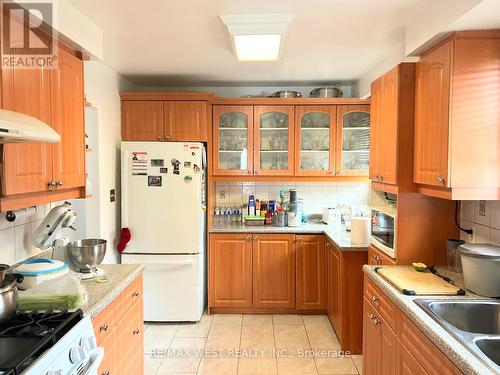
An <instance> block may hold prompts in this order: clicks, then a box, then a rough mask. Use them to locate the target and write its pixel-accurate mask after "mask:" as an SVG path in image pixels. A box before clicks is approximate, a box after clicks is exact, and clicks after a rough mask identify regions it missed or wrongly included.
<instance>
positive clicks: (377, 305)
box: [363, 276, 462, 375]
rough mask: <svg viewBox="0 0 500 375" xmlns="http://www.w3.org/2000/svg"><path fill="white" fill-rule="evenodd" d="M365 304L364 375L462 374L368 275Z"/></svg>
mask: <svg viewBox="0 0 500 375" xmlns="http://www.w3.org/2000/svg"><path fill="white" fill-rule="evenodd" d="M363 301H364V306H363V373H364V374H365V375H385V374H398V375H399V374H431V375H440V374H447V375H458V374H462V372H461V371H460V370H459V369H458V368H457V367H456V366H455V365H454V364H453V363H452V362H451V361H450V360H449V359H448V358H447V357H446V356H445V355H444V354H443V353H442V352H441V351H440V350H439V349H438V348H437V347H436V346H435V345H434V344H433V343H432V341H430V340H429V339H428V338H427V336H425V335H424V333H422V331H420V330H419V329H418V328H417V326H416V325H415V324H413V323H412V322H411V321H410V319H409V318H407V317H406V315H405V314H404V313H403V312H402V311H401V310H399V308H398V307H397V306H396V305H395V304H394V303H393V302H392V301H390V300H389V298H388V297H387V296H386V295H385V294H383V293H382V292H381V291H380V289H379V288H377V287H376V286H375V285H374V284H373V282H371V281H370V280H369V279H368V278H367V277H366V276H365V291H364V298H363Z"/></svg>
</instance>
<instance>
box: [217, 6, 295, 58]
mask: <svg viewBox="0 0 500 375" xmlns="http://www.w3.org/2000/svg"><path fill="white" fill-rule="evenodd" d="M293 16H294V15H293V14H252V15H226V16H220V18H221V20H222V22H223V23H224V24H225V25H226V26H227V29H228V31H229V34H230V35H231V40H232V44H233V48H234V51H235V53H236V57H237V58H238V60H240V61H273V60H278V58H279V55H280V53H281V50H282V48H283V41H284V39H285V34H286V31H287V28H288V24H289V23H290V22H291V21H292V19H293Z"/></svg>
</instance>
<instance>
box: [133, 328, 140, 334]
mask: <svg viewBox="0 0 500 375" xmlns="http://www.w3.org/2000/svg"><path fill="white" fill-rule="evenodd" d="M139 332H141V330H140V329H139V328H137V329H134V332H132V334H133V335H138V334H139Z"/></svg>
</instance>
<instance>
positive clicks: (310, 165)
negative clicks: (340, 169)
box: [295, 105, 337, 176]
mask: <svg viewBox="0 0 500 375" xmlns="http://www.w3.org/2000/svg"><path fill="white" fill-rule="evenodd" d="M336 115H337V107H336V106H327V105H326V106H296V107H295V175H297V176H330V175H334V174H335V146H336V143H335V135H336V130H337V129H336V120H337V118H336Z"/></svg>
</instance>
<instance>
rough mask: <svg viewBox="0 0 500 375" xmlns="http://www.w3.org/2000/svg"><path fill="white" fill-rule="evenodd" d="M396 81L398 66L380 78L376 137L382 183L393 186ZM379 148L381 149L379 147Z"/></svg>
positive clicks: (396, 139)
mask: <svg viewBox="0 0 500 375" xmlns="http://www.w3.org/2000/svg"><path fill="white" fill-rule="evenodd" d="M398 81H399V66H397V67H395V68H393V69H392V70H390V71H389V72H387V73H386V74H384V76H383V77H382V98H381V99H382V103H381V104H382V108H381V109H380V115H381V116H380V122H381V124H380V125H381V126H380V128H379V131H378V132H377V135H378V136H379V137H381V139H380V143H379V144H378V146H379V150H378V152H379V155H378V159H379V160H380V161H381V162H382V163H381V166H380V176H381V177H382V182H384V183H386V184H392V185H395V184H396V182H397V161H398ZM380 146H381V147H380Z"/></svg>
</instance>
